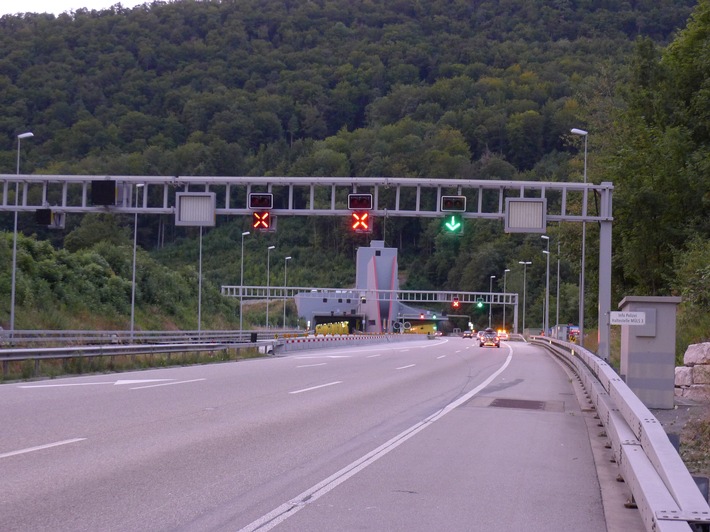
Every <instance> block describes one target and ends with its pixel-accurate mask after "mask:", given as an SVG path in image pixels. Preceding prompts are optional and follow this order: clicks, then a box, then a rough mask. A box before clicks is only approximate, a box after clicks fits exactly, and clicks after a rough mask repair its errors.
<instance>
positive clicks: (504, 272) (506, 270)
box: [503, 268, 510, 331]
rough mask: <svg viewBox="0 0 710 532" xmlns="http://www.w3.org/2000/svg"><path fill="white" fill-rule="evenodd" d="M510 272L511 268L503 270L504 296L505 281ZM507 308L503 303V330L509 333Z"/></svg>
mask: <svg viewBox="0 0 710 532" xmlns="http://www.w3.org/2000/svg"><path fill="white" fill-rule="evenodd" d="M509 271H510V268H506V269H505V270H503V294H505V281H506V277H507V276H508V272H509ZM503 297H505V295H503ZM505 307H507V305H506V304H505V301H503V328H504V329H505V330H506V331H507V330H508V329H507V327H506V325H505Z"/></svg>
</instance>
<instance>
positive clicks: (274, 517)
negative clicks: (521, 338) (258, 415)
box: [239, 347, 513, 532]
mask: <svg viewBox="0 0 710 532" xmlns="http://www.w3.org/2000/svg"><path fill="white" fill-rule="evenodd" d="M512 358H513V350H512V349H511V348H510V347H508V357H507V358H506V359H505V362H504V363H503V365H502V366H501V367H500V368H498V369H497V370H496V371H495V372H494V373H493V374H492V375H491V376H490V377H488V378H487V379H486V380H485V381H483V382H482V383H481V384H479V385H478V386H476V387H475V388H474V389H473V390H471V391H470V392H468V393H467V394H466V395H464V396H462V397H459V398H458V399H457V400H456V401H453V402H451V403H449V404H448V405H446V406H445V407H444V408H442V409H441V410H439V411H438V412H435V413H434V414H432V415H431V416H429V417H428V418H426V419H424V420H423V421H420V422H419V423H416V424H415V425H413V426H412V427H410V428H408V429H406V430H405V431H403V432H401V433H399V434H398V435H397V436H395V437H394V438H392V439H391V440H389V441H388V442H386V443H385V444H383V445H381V446H379V447H378V448H377V449H375V450H374V451H371V452H369V453H368V454H366V455H365V456H363V457H362V458H360V459H358V460H355V461H354V462H352V463H351V464H350V465H347V466H345V467H344V468H343V469H341V470H340V471H338V472H337V473H335V474H333V475H331V476H330V477H328V478H326V479H325V480H323V481H321V482H319V483H318V484H316V485H315V486H312V487H311V488H309V489H308V490H306V491H304V492H303V493H301V494H300V495H298V496H296V497H295V498H294V499H291V500H290V501H288V502H285V503H283V504H282V505H281V506H279V507H278V508H275V509H274V510H272V511H271V512H269V513H268V514H266V515H264V516H262V517H260V518H258V519H257V520H256V521H253V522H251V523H249V524H248V525H247V526H245V527H244V528H242V529H241V530H240V531H239V532H254V531H255V530H259V532H266V531H267V530H271V529H272V528H274V527H275V526H276V525H278V524H280V523H282V522H283V521H285V520H286V519H288V518H289V517H291V516H292V515H294V514H295V513H296V512H298V511H299V510H302V509H303V508H305V507H306V505H307V504H310V503H312V502H315V501H316V500H317V499H319V498H321V497H322V496H323V495H325V494H327V493H328V492H329V491H331V490H333V489H334V488H336V487H337V486H338V485H340V484H342V483H343V482H345V481H346V480H348V479H349V478H350V477H352V476H354V475H355V474H356V473H359V472H360V471H362V470H363V469H365V468H366V467H367V466H369V465H371V464H373V463H374V462H376V461H377V460H379V459H380V458H382V457H383V456H385V455H386V454H387V453H389V452H390V451H393V450H394V449H396V448H397V447H399V446H400V445H402V444H403V443H404V442H405V441H407V440H408V439H409V438H411V437H412V436H414V435H415V434H417V433H418V432H420V431H422V430H424V429H425V428H426V427H428V426H429V425H430V424H432V423H433V422H434V421H437V420H439V419H441V418H442V417H444V416H445V415H446V414H448V413H449V412H451V411H452V410H454V409H455V408H456V407H458V406H460V405H462V404H463V403H465V402H466V401H468V400H470V399H471V398H472V397H473V396H475V395H476V394H478V393H479V392H480V391H481V390H483V389H484V388H485V387H486V386H488V385H489V384H490V383H491V382H493V380H494V379H495V378H496V377H498V375H500V374H501V373H503V371H505V369H506V368H507V367H508V364H510V361H511V359H512Z"/></svg>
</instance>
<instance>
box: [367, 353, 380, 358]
mask: <svg viewBox="0 0 710 532" xmlns="http://www.w3.org/2000/svg"><path fill="white" fill-rule="evenodd" d="M381 356H382V353H377V354H376V355H367V358H377V357H381Z"/></svg>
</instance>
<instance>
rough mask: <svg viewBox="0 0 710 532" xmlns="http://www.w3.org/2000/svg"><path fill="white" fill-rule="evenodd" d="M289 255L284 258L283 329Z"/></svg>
mask: <svg viewBox="0 0 710 532" xmlns="http://www.w3.org/2000/svg"><path fill="white" fill-rule="evenodd" d="M290 260H291V257H290V256H288V257H286V258H284V329H286V272H287V271H288V261H290Z"/></svg>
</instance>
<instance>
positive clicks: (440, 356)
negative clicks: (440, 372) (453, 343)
mask: <svg viewBox="0 0 710 532" xmlns="http://www.w3.org/2000/svg"><path fill="white" fill-rule="evenodd" d="M440 358H446V355H439V356H438V357H436V359H437V360H439V359H440Z"/></svg>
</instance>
